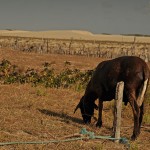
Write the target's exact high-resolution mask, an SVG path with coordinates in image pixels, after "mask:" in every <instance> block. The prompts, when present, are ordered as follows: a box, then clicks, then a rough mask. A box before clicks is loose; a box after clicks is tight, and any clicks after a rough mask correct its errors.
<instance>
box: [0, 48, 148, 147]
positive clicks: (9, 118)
mask: <svg viewBox="0 0 150 150" xmlns="http://www.w3.org/2000/svg"><path fill="white" fill-rule="evenodd" d="M2 59H7V60H9V61H10V62H11V63H12V64H16V65H17V66H19V67H20V68H22V69H23V70H24V69H27V68H36V69H40V68H41V66H42V64H43V63H44V62H53V67H54V68H55V69H56V70H58V71H61V69H63V67H64V62H65V61H69V62H71V66H70V67H72V68H79V69H81V70H87V69H94V68H95V67H96V65H97V64H98V63H99V62H101V61H102V59H100V58H88V57H81V56H65V55H52V54H36V53H23V52H20V51H13V50H8V49H7V50H4V49H0V61H1V60H2ZM83 92H84V91H75V90H74V89H61V88H60V89H52V88H45V87H42V86H37V87H32V86H31V85H30V84H23V85H20V84H11V85H0V104H1V105H0V143H2V142H15V141H19V142H22V141H49V140H58V139H64V138H65V137H66V136H69V135H73V134H75V133H79V132H80V130H81V128H86V129H87V130H88V131H92V132H94V133H95V135H101V136H110V135H112V123H113V114H112V111H113V102H105V103H104V109H103V126H102V128H96V127H95V123H96V122H95V120H94V119H93V120H92V123H91V125H84V124H83V122H82V118H81V114H80V112H79V110H78V111H77V112H76V113H75V114H74V113H73V112H74V108H75V107H76V105H77V103H78V102H79V100H80V98H81V96H82V94H83ZM149 96H150V90H149V89H148V94H147V96H146V99H147V100H146V112H145V117H144V120H143V127H142V129H141V134H140V136H139V138H138V139H137V140H136V141H135V142H130V141H129V142H130V145H131V148H130V149H131V150H149V147H150V142H149V141H150V98H149ZM97 114H98V113H97V111H95V117H97ZM132 131H133V116H132V111H131V108H130V106H127V107H125V106H123V110H122V128H121V137H126V138H127V139H129V140H130V136H131V134H132ZM0 149H1V150H32V149H34V150H62V149H63V150H80V149H82V150H109V149H111V150H124V149H126V147H125V146H124V145H123V144H116V143H114V142H113V141H110V140H104V139H99V140H95V139H94V140H86V141H85V140H79V141H72V142H67V143H64V142H63V143H55V144H54V143H49V144H20V145H19V144H16V145H9V146H0Z"/></svg>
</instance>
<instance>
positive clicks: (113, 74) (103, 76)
mask: <svg viewBox="0 0 150 150" xmlns="http://www.w3.org/2000/svg"><path fill="white" fill-rule="evenodd" d="M148 80H149V68H148V66H147V64H146V63H145V61H143V60H142V59H140V58H139V57H135V56H124V57H119V58H116V59H112V60H108V61H104V62H102V63H100V64H99V65H98V66H97V68H96V70H95V72H94V74H93V76H92V78H91V80H90V81H89V83H88V85H87V88H86V90H85V94H84V96H83V97H82V98H81V100H80V102H79V104H78V105H77V107H76V109H75V111H76V110H77V109H78V108H80V110H81V114H82V117H83V121H84V122H85V123H90V122H91V116H93V114H94V108H97V106H96V104H95V100H96V99H97V98H98V99H99V107H98V108H99V117H98V122H97V124H96V126H98V127H101V125H102V109H103V101H111V100H112V99H115V89H116V85H117V82H120V81H123V82H124V93H123V102H124V104H125V105H127V104H128V102H129V103H130V105H131V107H132V111H133V116H134V129H133V135H132V137H131V139H132V140H135V139H136V138H137V136H138V135H139V134H140V127H141V123H142V119H143V114H144V110H143V109H144V95H145V92H146V89H147V85H148Z"/></svg>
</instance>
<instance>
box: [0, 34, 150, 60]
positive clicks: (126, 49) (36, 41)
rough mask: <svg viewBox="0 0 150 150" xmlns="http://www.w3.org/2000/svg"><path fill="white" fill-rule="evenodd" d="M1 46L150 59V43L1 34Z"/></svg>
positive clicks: (16, 48) (54, 52)
mask: <svg viewBox="0 0 150 150" xmlns="http://www.w3.org/2000/svg"><path fill="white" fill-rule="evenodd" d="M0 48H11V49H13V50H20V51H24V52H36V53H44V54H45V53H50V54H63V55H80V56H87V57H101V58H108V59H111V58H115V57H119V56H138V57H140V58H142V59H144V60H145V61H146V62H148V61H149V60H150V43H142V42H138V41H136V37H135V38H134V41H133V42H123V41H122V42H117V41H96V40H76V39H73V38H72V39H49V38H31V37H12V36H0Z"/></svg>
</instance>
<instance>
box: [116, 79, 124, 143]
mask: <svg viewBox="0 0 150 150" xmlns="http://www.w3.org/2000/svg"><path fill="white" fill-rule="evenodd" d="M123 90H124V82H122V81H121V82H119V83H117V87H116V96H115V104H114V122H113V131H114V138H116V139H120V128H121V110H122V100H123ZM115 142H116V143H118V142H119V140H115Z"/></svg>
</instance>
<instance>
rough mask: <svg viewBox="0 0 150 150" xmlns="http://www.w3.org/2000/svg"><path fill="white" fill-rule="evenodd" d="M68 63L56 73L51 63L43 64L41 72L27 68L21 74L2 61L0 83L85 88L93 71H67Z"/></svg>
mask: <svg viewBox="0 0 150 150" xmlns="http://www.w3.org/2000/svg"><path fill="white" fill-rule="evenodd" d="M68 65H70V62H67V61H66V62H65V63H64V66H65V67H64V69H63V70H62V71H61V72H60V73H56V72H55V69H54V68H53V67H52V64H51V63H46V62H45V63H44V64H43V69H42V70H41V71H39V72H38V71H36V70H35V69H31V68H28V69H27V70H26V71H25V72H21V71H20V68H18V66H16V65H12V64H11V63H10V61H8V60H2V62H1V64H0V81H1V83H3V84H11V83H21V84H24V83H31V84H32V85H33V86H37V85H44V86H45V87H51V88H60V87H62V88H71V87H75V89H76V90H80V89H83V88H85V86H86V84H87V83H88V81H89V79H90V77H91V75H92V73H93V70H87V71H84V72H83V71H80V70H79V69H69V68H68Z"/></svg>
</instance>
